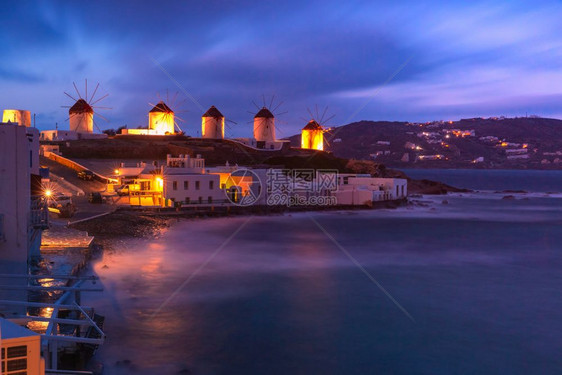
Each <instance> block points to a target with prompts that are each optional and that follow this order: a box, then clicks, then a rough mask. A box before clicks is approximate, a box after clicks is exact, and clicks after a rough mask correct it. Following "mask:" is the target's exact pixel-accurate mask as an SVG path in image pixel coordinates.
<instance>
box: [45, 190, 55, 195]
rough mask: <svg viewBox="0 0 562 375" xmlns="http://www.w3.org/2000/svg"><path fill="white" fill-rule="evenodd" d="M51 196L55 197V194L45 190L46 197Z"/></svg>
mask: <svg viewBox="0 0 562 375" xmlns="http://www.w3.org/2000/svg"><path fill="white" fill-rule="evenodd" d="M51 195H53V192H52V191H51V190H50V189H47V190H45V196H46V197H50V196H51Z"/></svg>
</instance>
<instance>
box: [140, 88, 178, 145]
mask: <svg viewBox="0 0 562 375" xmlns="http://www.w3.org/2000/svg"><path fill="white" fill-rule="evenodd" d="M156 95H157V96H158V99H160V94H158V93H157V94H156ZM177 95H178V93H177V92H176V94H175V95H174V97H173V98H172V100H171V101H170V98H169V95H168V91H166V101H164V100H162V99H160V100H159V101H158V103H157V104H152V103H150V102H149V103H148V104H149V105H150V106H152V109H151V110H150V111H149V112H148V129H149V130H152V131H154V134H157V135H167V134H176V133H182V132H183V131H182V129H181V127H180V126H179V123H178V121H180V122H184V120H183V119H182V118H180V117H179V116H176V114H175V112H174V111H173V110H172V109H171V108H170V107H169V106H168V105H167V104H166V103H171V105H172V107H176V106H179V105H180V104H181V103H183V102H181V103H176V98H177ZM184 101H185V100H184ZM176 129H177V131H176Z"/></svg>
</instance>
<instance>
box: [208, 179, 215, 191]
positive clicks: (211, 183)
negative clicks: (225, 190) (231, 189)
mask: <svg viewBox="0 0 562 375" xmlns="http://www.w3.org/2000/svg"><path fill="white" fill-rule="evenodd" d="M214 188H215V181H209V189H210V190H213V189H214Z"/></svg>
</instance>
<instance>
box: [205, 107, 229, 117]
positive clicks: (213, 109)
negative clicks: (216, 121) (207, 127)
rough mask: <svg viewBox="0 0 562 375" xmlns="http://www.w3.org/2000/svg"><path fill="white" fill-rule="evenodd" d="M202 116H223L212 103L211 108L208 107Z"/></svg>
mask: <svg viewBox="0 0 562 375" xmlns="http://www.w3.org/2000/svg"><path fill="white" fill-rule="evenodd" d="M203 117H214V118H217V117H224V116H223V115H222V113H221V112H220V111H219V110H218V109H217V107H215V106H214V105H212V106H211V108H209V109H208V110H207V112H205V113H204V114H203Z"/></svg>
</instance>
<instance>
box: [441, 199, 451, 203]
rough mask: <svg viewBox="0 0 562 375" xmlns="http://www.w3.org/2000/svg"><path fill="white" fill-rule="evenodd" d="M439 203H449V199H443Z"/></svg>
mask: <svg viewBox="0 0 562 375" xmlns="http://www.w3.org/2000/svg"><path fill="white" fill-rule="evenodd" d="M441 204H449V201H448V200H446V199H443V201H442V202H441Z"/></svg>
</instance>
